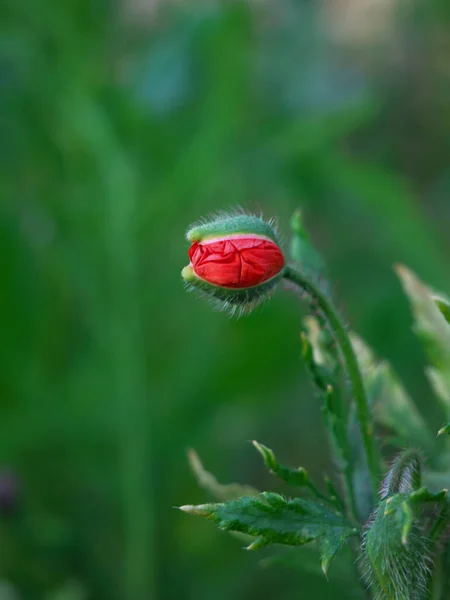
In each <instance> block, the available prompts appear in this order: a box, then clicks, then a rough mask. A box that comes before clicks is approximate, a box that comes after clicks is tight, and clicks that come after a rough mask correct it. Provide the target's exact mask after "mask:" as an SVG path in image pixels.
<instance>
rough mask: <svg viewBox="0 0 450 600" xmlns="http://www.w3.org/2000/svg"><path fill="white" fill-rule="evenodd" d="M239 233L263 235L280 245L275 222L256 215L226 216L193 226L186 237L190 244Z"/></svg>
mask: <svg viewBox="0 0 450 600" xmlns="http://www.w3.org/2000/svg"><path fill="white" fill-rule="evenodd" d="M239 233H242V234H244V235H248V234H252V233H253V234H255V235H262V236H264V237H267V238H269V239H271V240H272V241H274V242H275V243H276V244H278V245H279V240H278V234H277V231H276V228H275V225H274V223H273V221H269V222H267V221H264V219H261V218H260V217H257V216H255V215H246V214H236V215H232V214H230V215H229V214H224V215H220V216H219V217H217V218H215V219H212V220H211V221H208V222H205V223H200V224H198V225H193V226H192V227H191V228H190V229H189V230H188V232H187V233H186V237H187V239H188V241H190V242H202V241H204V240H207V239H210V238H216V237H225V236H228V235H236V234H239Z"/></svg>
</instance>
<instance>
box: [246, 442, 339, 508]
mask: <svg viewBox="0 0 450 600" xmlns="http://www.w3.org/2000/svg"><path fill="white" fill-rule="evenodd" d="M253 445H254V446H255V448H256V449H257V450H258V452H259V453H260V454H261V456H262V458H263V460H264V464H265V465H266V467H267V468H268V469H269V471H270V472H271V473H272V474H273V475H275V476H276V477H279V478H280V479H282V480H283V481H285V482H286V483H288V484H289V485H292V486H296V487H302V488H306V489H308V490H309V491H310V492H312V494H314V496H316V498H319V499H320V500H324V501H325V502H330V503H332V504H335V505H336V506H337V507H338V508H341V506H342V505H341V504H340V499H339V497H338V496H337V494H336V492H335V491H334V494H332V496H331V497H329V498H328V497H327V496H325V495H324V494H322V492H320V490H318V489H317V487H316V486H315V485H314V483H313V482H312V481H311V479H310V477H309V474H308V472H307V470H306V469H304V468H303V467H298V468H297V469H291V468H290V467H285V466H284V465H280V463H279V462H278V461H277V459H276V457H275V454H274V453H273V451H272V450H271V449H270V448H268V447H267V446H264V445H263V444H260V443H259V442H257V441H253Z"/></svg>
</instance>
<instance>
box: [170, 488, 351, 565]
mask: <svg viewBox="0 0 450 600" xmlns="http://www.w3.org/2000/svg"><path fill="white" fill-rule="evenodd" d="M180 510H183V511H184V512H187V513H191V514H196V515H199V516H202V517H205V518H207V519H210V520H212V521H213V522H214V523H215V524H216V525H217V526H218V527H219V529H222V530H224V531H239V532H241V533H246V534H249V535H251V536H253V537H255V538H256V540H255V542H253V543H252V544H250V546H248V549H251V550H253V549H256V548H262V547H264V546H269V545H271V544H286V545H289V546H303V545H304V544H309V543H310V542H317V543H318V544H319V546H320V554H321V561H322V569H323V570H324V571H326V569H327V568H328V566H329V564H330V561H331V560H332V558H333V557H334V556H335V554H336V552H337V551H338V550H339V548H340V547H341V546H342V545H343V544H344V543H345V541H346V540H347V539H348V538H349V537H351V536H355V535H358V530H357V529H356V528H354V527H353V526H352V525H351V523H349V522H348V521H347V520H346V519H345V517H343V516H342V515H341V514H340V513H338V512H337V511H335V510H333V509H332V508H330V507H329V506H327V505H325V504H319V503H316V502H312V501H311V500H304V499H303V498H294V499H292V500H288V499H286V498H284V497H283V496H280V495H278V494H274V493H269V492H264V493H263V494H262V496H260V497H245V498H240V499H239V500H235V501H232V502H226V503H220V504H201V505H199V506H181V507H180Z"/></svg>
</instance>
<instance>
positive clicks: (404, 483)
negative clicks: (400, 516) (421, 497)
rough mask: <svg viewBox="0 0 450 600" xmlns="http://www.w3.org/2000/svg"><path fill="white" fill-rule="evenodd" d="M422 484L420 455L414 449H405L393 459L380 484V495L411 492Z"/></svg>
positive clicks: (387, 495) (383, 496)
mask: <svg viewBox="0 0 450 600" xmlns="http://www.w3.org/2000/svg"><path fill="white" fill-rule="evenodd" d="M421 485H422V455H421V454H420V453H419V452H418V451H417V450H414V449H410V450H405V451H404V452H402V453H401V454H400V455H399V456H397V458H396V459H395V460H394V462H393V464H392V466H391V468H390V469H389V471H388V473H387V475H386V477H385V479H384V481H383V484H382V486H381V497H382V498H390V497H391V496H394V495H396V494H411V493H412V492H415V491H417V490H419V489H420V488H421Z"/></svg>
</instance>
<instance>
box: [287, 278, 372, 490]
mask: <svg viewBox="0 0 450 600" xmlns="http://www.w3.org/2000/svg"><path fill="white" fill-rule="evenodd" d="M283 276H284V278H285V279H287V280H289V281H291V282H292V283H295V284H296V285H298V286H299V287H300V288H301V289H302V290H304V291H305V292H306V293H307V294H309V295H310V296H311V297H312V298H313V300H314V301H315V302H316V303H317V305H318V306H319V308H320V309H321V311H322V313H323V314H324V316H325V318H326V320H327V322H328V324H329V326H330V328H331V330H332V332H333V336H334V338H335V340H336V342H337V344H338V346H339V349H340V351H341V354H342V357H343V359H344V363H345V367H346V371H347V376H348V378H349V380H350V384H351V388H352V392H353V398H354V401H355V404H356V412H357V417H358V423H359V428H360V430H361V437H362V441H363V446H364V451H365V454H366V458H367V465H368V468H369V472H370V478H371V482H372V488H373V494H374V498H375V496H376V493H377V488H378V483H379V481H378V476H379V458H378V452H377V448H376V444H375V440H374V432H373V426H372V419H371V414H370V409H369V403H368V401H367V396H366V390H365V388H364V384H363V380H362V376H361V371H360V369H359V365H358V361H357V359H356V355H355V352H354V350H353V346H352V344H351V342H350V338H349V336H348V334H347V331H346V328H345V326H344V324H343V323H342V321H341V319H340V317H339V315H338V313H337V312H336V310H335V308H334V306H333V305H332V303H331V302H330V300H329V299H328V298H327V297H326V296H325V294H323V293H322V291H321V290H320V289H319V288H318V287H317V286H316V285H315V284H314V283H313V282H312V281H311V280H310V279H309V278H308V277H307V276H305V275H304V274H303V273H300V272H298V271H296V270H295V269H293V268H292V267H286V268H285V271H284V274H283Z"/></svg>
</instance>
